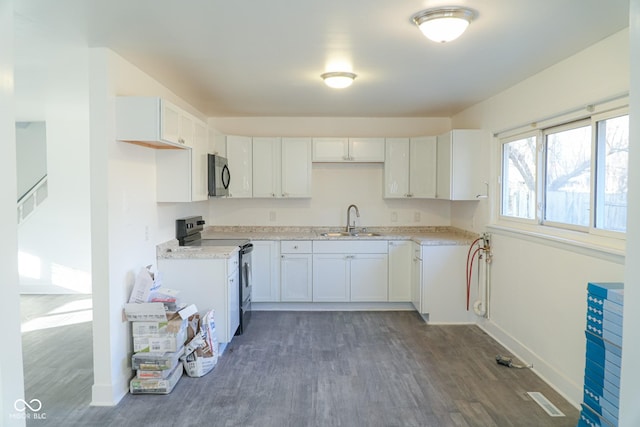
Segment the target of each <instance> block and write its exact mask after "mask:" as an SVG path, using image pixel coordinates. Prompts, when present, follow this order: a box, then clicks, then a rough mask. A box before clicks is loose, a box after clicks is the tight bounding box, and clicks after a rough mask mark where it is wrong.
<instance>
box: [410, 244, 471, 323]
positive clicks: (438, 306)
mask: <svg viewBox="0 0 640 427" xmlns="http://www.w3.org/2000/svg"><path fill="white" fill-rule="evenodd" d="M467 251H468V248H467V247H465V246H460V245H451V246H448V245H445V246H423V247H422V255H423V261H422V263H423V267H422V313H428V314H429V317H428V322H429V323H469V322H473V317H474V314H473V311H467V307H466V299H467V298H466V286H465V278H466V274H465V269H464V265H465V260H466V256H467ZM472 292H473V294H472V295H471V304H473V301H474V298H475V297H476V294H475V286H472Z"/></svg>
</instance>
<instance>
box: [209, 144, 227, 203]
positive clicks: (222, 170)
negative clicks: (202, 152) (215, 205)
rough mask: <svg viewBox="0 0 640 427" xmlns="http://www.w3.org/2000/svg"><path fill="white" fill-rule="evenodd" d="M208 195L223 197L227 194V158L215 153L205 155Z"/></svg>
mask: <svg viewBox="0 0 640 427" xmlns="http://www.w3.org/2000/svg"><path fill="white" fill-rule="evenodd" d="M207 164H208V177H209V180H208V181H209V197H223V196H228V195H229V183H230V182H231V173H230V172H229V166H228V165H227V159H226V158H225V157H222V156H216V155H215V154H208V155H207Z"/></svg>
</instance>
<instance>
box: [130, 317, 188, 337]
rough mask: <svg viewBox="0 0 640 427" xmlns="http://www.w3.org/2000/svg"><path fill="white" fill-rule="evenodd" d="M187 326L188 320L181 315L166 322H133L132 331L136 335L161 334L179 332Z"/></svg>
mask: <svg viewBox="0 0 640 427" xmlns="http://www.w3.org/2000/svg"><path fill="white" fill-rule="evenodd" d="M186 327H187V320H186V319H182V318H181V317H177V318H173V319H171V320H167V321H166V322H158V321H150V322H131V333H132V334H133V336H134V337H141V336H159V335H168V334H177V333H178V332H180V331H181V330H182V329H184V328H186Z"/></svg>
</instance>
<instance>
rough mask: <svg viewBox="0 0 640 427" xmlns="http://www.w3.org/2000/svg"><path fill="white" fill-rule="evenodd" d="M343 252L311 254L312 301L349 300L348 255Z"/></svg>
mask: <svg viewBox="0 0 640 427" xmlns="http://www.w3.org/2000/svg"><path fill="white" fill-rule="evenodd" d="M349 256H350V255H345V254H320V255H314V256H313V301H314V302H344V301H349V297H350V295H349V294H350V293H349V281H350V277H349V276H350V272H349V258H347V257H349Z"/></svg>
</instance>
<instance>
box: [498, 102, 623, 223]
mask: <svg viewBox="0 0 640 427" xmlns="http://www.w3.org/2000/svg"><path fill="white" fill-rule="evenodd" d="M628 153H629V116H628V114H626V112H625V113H621V111H620V110H618V111H617V112H611V113H608V114H606V115H604V114H603V115H599V116H594V117H591V118H586V119H583V120H580V121H575V122H571V123H566V124H563V125H559V126H553V127H548V128H546V129H543V130H540V131H537V132H535V133H530V134H524V135H521V136H517V137H512V138H509V139H505V140H503V141H502V176H501V182H502V189H501V190H502V191H501V200H500V215H501V217H502V218H503V219H509V220H514V219H515V220H518V221H525V222H530V223H533V224H539V225H544V226H550V227H556V228H567V229H572V230H578V231H583V232H589V233H595V234H609V233H612V232H613V233H614V234H615V233H617V235H620V233H623V232H625V231H626V222H627V175H628Z"/></svg>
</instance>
